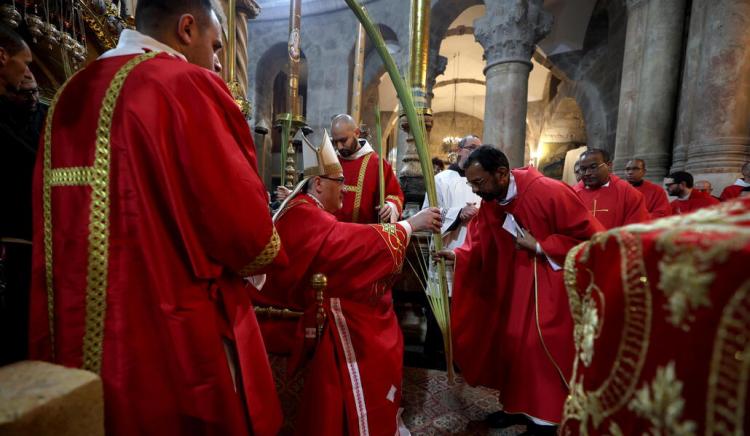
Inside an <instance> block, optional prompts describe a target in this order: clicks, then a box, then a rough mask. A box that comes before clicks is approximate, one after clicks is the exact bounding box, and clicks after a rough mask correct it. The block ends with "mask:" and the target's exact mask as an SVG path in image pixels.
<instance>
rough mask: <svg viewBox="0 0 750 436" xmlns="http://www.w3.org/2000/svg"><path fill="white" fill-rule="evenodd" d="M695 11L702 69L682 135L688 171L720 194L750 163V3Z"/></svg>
mask: <svg viewBox="0 0 750 436" xmlns="http://www.w3.org/2000/svg"><path fill="white" fill-rule="evenodd" d="M693 7H694V10H693V16H692V19H694V20H701V22H702V23H701V24H700V32H701V37H700V49H699V51H698V56H699V64H698V66H697V68H696V71H695V80H694V81H693V82H692V86H691V87H690V89H688V90H687V92H689V93H692V94H693V97H692V105H691V107H690V108H689V110H690V112H692V113H691V114H690V117H689V122H688V123H687V126H685V125H682V126H679V127H678V129H679V128H685V127H687V128H688V129H689V130H688V138H687V139H688V140H687V152H686V153H685V155H686V158H687V159H686V162H685V170H686V171H688V172H690V173H691V174H693V177H694V178H695V179H696V180H700V179H706V180H709V181H710V182H711V183H712V184H713V186H714V189H715V190H719V191H720V190H721V189H722V188H723V187H725V186H727V185H729V184H731V183H732V182H733V181H734V178H735V177H736V176H737V173H739V170H740V167H741V166H742V164H743V163H744V162H746V161H748V158H750V0H715V1H711V2H693ZM692 30H693V26H692V23H691V31H692ZM691 37H692V36H691ZM681 121H683V120H682V119H681Z"/></svg>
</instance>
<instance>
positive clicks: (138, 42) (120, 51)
mask: <svg viewBox="0 0 750 436" xmlns="http://www.w3.org/2000/svg"><path fill="white" fill-rule="evenodd" d="M146 51H158V52H164V53H169V54H171V55H172V56H174V57H177V58H179V59H182V60H183V61H187V59H186V58H185V56H184V55H183V54H182V53H180V52H178V51H177V50H175V49H173V48H172V47H170V46H168V45H166V44H164V43H162V42H159V41H157V40H156V39H154V38H152V37H150V36H148V35H144V34H142V33H141V32H139V31H137V30H130V29H125V30H123V31H122V33H120V41H119V42H118V43H117V47H115V48H113V49H111V50H107V51H105V52H104V53H103V54H102V55H101V56H99V59H106V58H111V57H114V56H125V55H132V54H141V53H146Z"/></svg>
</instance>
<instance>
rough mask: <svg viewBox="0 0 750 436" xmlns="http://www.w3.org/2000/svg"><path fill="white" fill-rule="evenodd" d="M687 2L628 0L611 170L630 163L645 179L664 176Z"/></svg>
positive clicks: (669, 145)
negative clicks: (641, 167) (642, 169)
mask: <svg viewBox="0 0 750 436" xmlns="http://www.w3.org/2000/svg"><path fill="white" fill-rule="evenodd" d="M685 3H686V0H627V2H626V6H627V10H628V25H627V36H626V40H625V55H624V60H623V70H622V82H621V85H620V105H619V109H618V114H617V134H616V141H615V153H614V154H615V156H614V157H615V161H614V165H615V171H617V172H623V171H624V168H625V165H626V164H627V162H628V161H629V160H630V159H632V158H640V159H643V160H645V161H646V167H647V168H648V172H647V173H646V175H647V177H648V178H649V179H651V180H653V181H655V182H659V183H661V181H662V179H663V178H664V177H665V176H666V175H667V173H668V169H669V164H670V159H671V144H672V133H673V131H674V130H673V129H674V122H675V110H676V107H677V99H678V97H677V93H678V83H679V75H680V60H681V58H682V38H683V26H684V22H685Z"/></svg>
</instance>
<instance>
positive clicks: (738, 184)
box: [719, 179, 750, 201]
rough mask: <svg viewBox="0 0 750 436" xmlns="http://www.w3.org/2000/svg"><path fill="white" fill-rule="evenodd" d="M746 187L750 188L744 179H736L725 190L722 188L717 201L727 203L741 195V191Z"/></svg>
mask: <svg viewBox="0 0 750 436" xmlns="http://www.w3.org/2000/svg"><path fill="white" fill-rule="evenodd" d="M747 186H750V185H748V183H747V182H746V181H745V179H737V181H735V182H734V185H731V186H727V187H726V188H724V190H723V191H721V195H720V196H719V200H721V201H727V200H731V199H733V198H737V197H739V196H740V194H741V193H742V190H743V189H745V188H746V187H747Z"/></svg>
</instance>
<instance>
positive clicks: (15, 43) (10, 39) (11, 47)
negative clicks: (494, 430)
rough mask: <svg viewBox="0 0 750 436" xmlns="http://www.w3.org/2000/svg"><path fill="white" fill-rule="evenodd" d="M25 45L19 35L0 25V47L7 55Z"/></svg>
mask: <svg viewBox="0 0 750 436" xmlns="http://www.w3.org/2000/svg"><path fill="white" fill-rule="evenodd" d="M26 47H27V45H26V42H25V41H24V40H23V38H21V35H19V34H17V33H16V32H14V31H12V30H11V29H9V28H8V27H6V26H3V25H0V48H3V49H5V51H7V52H8V54H9V55H11V56H13V55H15V54H16V53H18V52H19V51H21V50H23V49H24V48H26Z"/></svg>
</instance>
